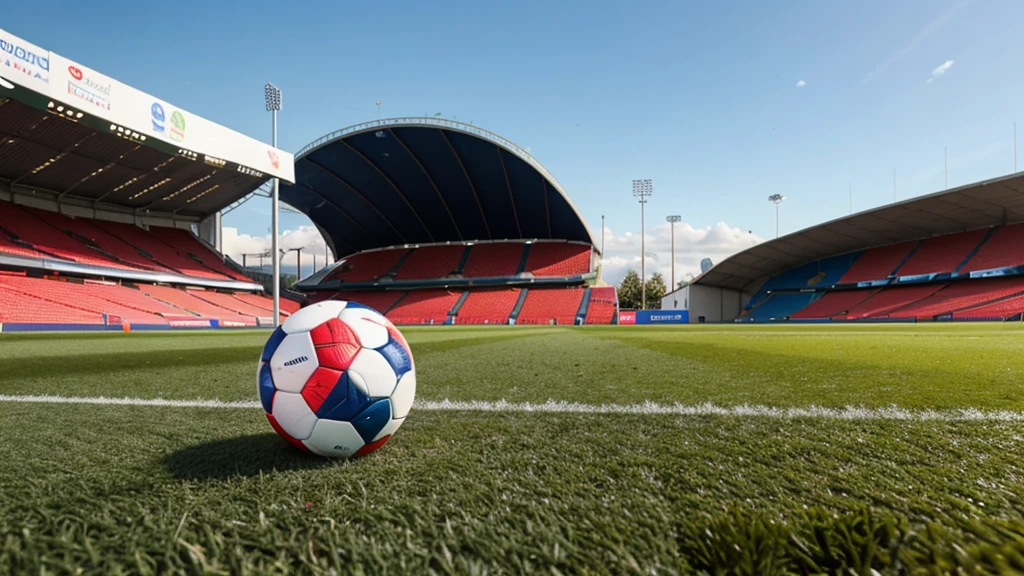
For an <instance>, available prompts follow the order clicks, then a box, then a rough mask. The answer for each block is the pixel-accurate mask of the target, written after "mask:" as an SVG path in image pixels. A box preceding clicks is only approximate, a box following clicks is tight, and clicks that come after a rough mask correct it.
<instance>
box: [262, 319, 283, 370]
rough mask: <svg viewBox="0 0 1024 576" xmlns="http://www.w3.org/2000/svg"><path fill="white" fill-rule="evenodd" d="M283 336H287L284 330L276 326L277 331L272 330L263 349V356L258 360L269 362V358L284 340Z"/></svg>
mask: <svg viewBox="0 0 1024 576" xmlns="http://www.w3.org/2000/svg"><path fill="white" fill-rule="evenodd" d="M285 336H287V334H285V333H284V330H282V329H281V327H280V326H278V327H277V330H274V333H273V334H271V335H270V338H269V339H268V340H267V344H266V346H264V347H263V356H261V357H260V359H261V360H263V361H264V362H270V358H271V357H272V356H273V355H274V352H276V351H277V347H278V346H280V345H281V341H282V340H284V337H285Z"/></svg>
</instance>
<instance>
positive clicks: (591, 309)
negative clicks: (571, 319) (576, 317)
mask: <svg viewBox="0 0 1024 576" xmlns="http://www.w3.org/2000/svg"><path fill="white" fill-rule="evenodd" d="M617 305H618V296H617V295H616V294H615V287H614V286H598V287H595V288H591V289H590V303H589V304H588V305H587V318H586V320H585V322H586V323H587V324H611V323H612V322H614V321H615V310H616V306H617Z"/></svg>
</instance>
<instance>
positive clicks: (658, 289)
mask: <svg viewBox="0 0 1024 576" xmlns="http://www.w3.org/2000/svg"><path fill="white" fill-rule="evenodd" d="M666 292H668V289H667V288H666V287H665V279H664V278H662V277H661V273H660V272H655V273H654V275H653V276H651V277H650V278H648V279H647V309H648V310H661V299H662V298H664V297H665V293H666Z"/></svg>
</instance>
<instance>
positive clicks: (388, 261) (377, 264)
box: [324, 248, 409, 282]
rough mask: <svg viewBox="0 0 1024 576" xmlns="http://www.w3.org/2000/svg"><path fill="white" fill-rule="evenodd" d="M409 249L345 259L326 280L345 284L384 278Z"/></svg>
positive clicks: (372, 253) (366, 253) (365, 253)
mask: <svg viewBox="0 0 1024 576" xmlns="http://www.w3.org/2000/svg"><path fill="white" fill-rule="evenodd" d="M408 251H409V249H408V248H396V249H391V250H377V251H374V252H362V253H360V254H356V255H354V256H349V257H348V258H345V259H344V260H343V261H342V262H341V264H339V265H338V266H337V267H336V268H335V269H334V270H332V271H331V273H330V274H329V275H328V276H327V278H325V279H324V281H329V280H342V281H344V282H371V281H374V280H376V279H378V278H380V277H381V276H384V275H385V274H387V273H388V272H390V271H391V269H392V268H394V267H395V264H397V263H398V260H399V259H400V258H401V257H402V256H405V254H406V253H407V252H408Z"/></svg>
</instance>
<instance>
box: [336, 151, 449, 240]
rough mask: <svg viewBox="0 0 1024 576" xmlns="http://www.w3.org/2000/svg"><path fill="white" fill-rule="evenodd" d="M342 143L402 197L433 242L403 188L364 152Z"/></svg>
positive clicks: (431, 235) (432, 236)
mask: <svg viewBox="0 0 1024 576" xmlns="http://www.w3.org/2000/svg"><path fill="white" fill-rule="evenodd" d="M341 143H342V144H344V145H345V147H347V148H348V149H349V150H351V151H352V152H353V153H354V154H355V155H356V156H359V157H360V158H362V160H363V162H366V163H367V164H369V165H370V167H371V168H373V169H374V170H376V171H377V174H380V177H381V178H383V179H384V181H385V182H387V183H388V184H389V185H390V186H391V188H392V189H393V190H394V191H395V192H397V193H398V195H399V196H401V197H402V200H403V201H404V202H405V205H406V206H408V207H409V211H410V212H412V214H413V216H415V217H416V221H417V222H419V223H420V227H421V228H423V231H424V232H426V233H427V238H430V241H431V242H433V241H434V235H433V234H431V233H430V228H427V225H426V223H424V222H423V219H422V218H420V213H419V212H418V211H417V210H416V209H415V208H413V206H412V203H410V202H409V199H408V198H406V196H405V193H404V192H402V190H401V188H399V187H398V185H397V184H395V182H394V181H393V180H391V178H388V175H387V174H385V173H384V171H383V170H381V169H380V166H377V164H376V163H374V162H373V161H372V160H370V159H369V158H367V157H366V156H365V155H364V154H363V153H362V152H360V151H359V150H356V149H355V147H354V146H352V145H351V144H349V143H348V141H347V140H342V141H341Z"/></svg>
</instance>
